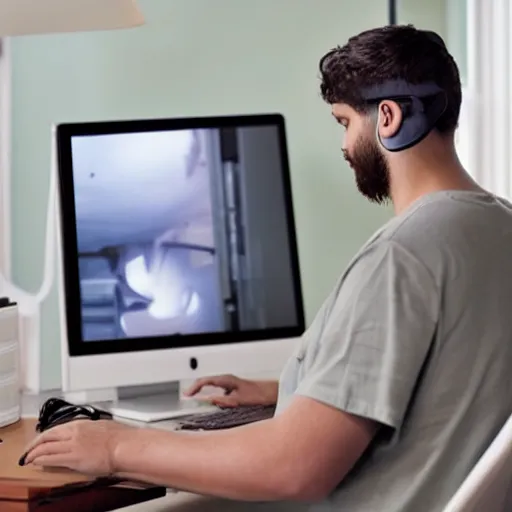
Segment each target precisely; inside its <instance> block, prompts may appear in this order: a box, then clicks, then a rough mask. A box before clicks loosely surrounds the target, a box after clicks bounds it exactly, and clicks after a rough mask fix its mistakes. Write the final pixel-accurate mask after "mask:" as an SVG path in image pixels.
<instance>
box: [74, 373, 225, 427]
mask: <svg viewBox="0 0 512 512" xmlns="http://www.w3.org/2000/svg"><path fill="white" fill-rule="evenodd" d="M188 384H189V383H184V382H182V383H179V382H173V383H168V384H163V385H151V386H139V387H130V388H121V389H117V390H104V389H101V390H91V391H84V392H74V393H65V394H64V399H65V400H67V401H68V402H71V403H73V404H91V405H95V406H97V407H99V408H102V409H104V410H108V411H110V412H111V413H112V414H113V415H114V417H115V418H119V419H120V420H131V421H136V422H143V423H152V422H156V421H164V420H172V419H175V418H180V417H183V416H188V415H189V414H198V413H203V412H210V411H216V410H218V408H217V407H216V406H213V405H211V404H209V403H208V402H205V401H204V400H200V399H197V398H195V397H194V398H187V397H183V396H182V394H181V392H180V390H182V389H184V388H186V387H187V386H188ZM217 392H218V391H217ZM207 394H208V393H205V392H201V396H204V395H207Z"/></svg>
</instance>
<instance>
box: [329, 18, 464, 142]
mask: <svg viewBox="0 0 512 512" xmlns="http://www.w3.org/2000/svg"><path fill="white" fill-rule="evenodd" d="M320 73H321V80H322V82H321V85H320V90H321V93H322V97H323V99H324V100H325V101H326V102H327V103H330V104H333V103H345V104H347V105H350V106H351V107H352V108H353V109H355V110H356V111H357V112H360V113H367V112H368V109H369V107H368V105H367V104H366V103H365V101H364V100H363V98H362V97H361V95H360V91H361V90H362V89H364V88H366V87H372V86H375V85H379V84H380V83H382V82H384V81H386V80H393V79H402V80H405V81H407V82H409V83H411V84H418V83H421V82H426V81H433V82H435V83H436V84H437V85H438V86H439V87H441V88H442V89H443V90H444V91H445V93H446V95H447V100H448V106H447V108H446V110H445V112H444V114H443V115H442V116H441V117H440V119H439V121H438V122H437V123H436V128H437V130H438V131H439V132H440V133H448V132H453V131H455V129H456V128H457V123H458V119H459V113H460V104H461V99H462V93H461V84H460V76H459V70H458V68H457V64H456V63H455V61H454V59H453V57H452V56H451V55H450V53H449V52H448V50H447V48H446V46H445V44H444V42H443V40H442V39H441V37H439V36H438V35H437V34H435V33H434V32H430V31H426V30H419V29H416V28H415V27H414V26H412V25H390V26H386V27H382V28H376V29H372V30H367V31H365V32H362V33H360V34H359V35H357V36H354V37H352V38H350V39H349V40H348V42H347V44H346V45H345V46H342V47H340V46H338V47H337V48H334V49H333V50H331V51H330V52H328V53H327V54H326V55H324V56H323V57H322V59H321V60H320Z"/></svg>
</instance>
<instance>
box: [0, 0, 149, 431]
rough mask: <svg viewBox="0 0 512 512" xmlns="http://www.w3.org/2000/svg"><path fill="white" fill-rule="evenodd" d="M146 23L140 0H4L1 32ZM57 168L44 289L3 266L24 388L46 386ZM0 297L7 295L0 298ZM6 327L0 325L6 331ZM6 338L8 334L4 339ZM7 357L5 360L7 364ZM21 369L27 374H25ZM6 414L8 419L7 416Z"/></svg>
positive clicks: (9, 415)
mask: <svg viewBox="0 0 512 512" xmlns="http://www.w3.org/2000/svg"><path fill="white" fill-rule="evenodd" d="M143 24H144V17H143V15H142V13H141V12H140V11H139V9H138V8H137V4H136V1H135V0H0V38H3V37H12V36H26V35H30V34H50V33H65V32H88V31H96V30H114V29H122V28H131V27H136V26H140V25H143ZM7 101H8V100H7ZM53 174H54V170H53V169H52V170H51V177H50V196H49V199H48V211H47V217H48V218H47V223H46V239H47V241H46V249H45V256H44V259H45V263H44V277H43V283H42V284H41V287H40V289H39V290H38V291H37V292H35V293H29V292H26V291H25V290H22V289H20V288H19V287H17V286H16V285H14V284H13V283H12V282H11V281H10V279H8V278H7V277H6V276H5V275H4V274H5V269H4V268H0V297H3V296H8V297H9V299H10V300H11V301H14V302H16V303H17V307H18V314H19V317H20V321H19V325H20V328H21V332H20V333H18V338H21V340H22V341H21V343H17V346H18V350H19V351H20V352H21V357H18V360H19V361H20V362H21V372H19V371H18V370H12V373H17V374H18V377H19V378H18V379H16V380H17V382H16V388H17V389H16V391H20V387H21V388H22V389H23V390H25V391H28V392H33V393H37V392H38V391H39V386H40V383H39V341H40V335H39V331H40V309H41V304H42V302H43V301H44V300H45V299H46V298H47V296H48V295H49V292H50V290H51V288H52V286H53V280H54V279H53V278H54V273H55V272H54V267H55V256H54V253H55V250H54V245H55V224H56V220H55V219H56V208H55V203H56V197H55V196H56V192H55V190H53V189H55V188H56V186H57V184H56V180H55V177H54V176H53ZM2 186H3V184H1V183H0V188H1V187H2ZM7 188H8V184H7ZM8 193H9V191H4V198H5V197H6V194H8ZM7 218H9V216H7ZM2 236H5V235H3V233H0V237H2ZM8 250H10V248H8ZM0 300H2V299H1V298H0ZM1 313H2V309H0V320H1V317H2V314H1ZM4 316H5V313H4ZM1 329H2V326H1V325H0V331H1ZM0 341H2V340H1V339H0ZM13 341H17V340H10V343H11V344H12V342H13ZM2 345H5V343H0V370H2V368H3V369H4V370H6V371H7V369H8V367H7V359H6V357H2V353H3V352H5V350H4V349H6V348H10V347H8V346H2ZM2 361H3V362H4V363H5V364H1V363H2ZM4 373H5V372H4ZM20 373H21V375H19V374H20ZM34 375H35V377H34ZM7 377H8V376H7V374H6V375H2V372H1V371H0V398H1V396H10V397H13V392H15V390H14V389H12V390H11V389H2V382H10V381H12V379H8V378H7ZM4 392H5V393H4ZM9 406H10V409H9ZM7 409H9V410H7ZM14 412H15V411H14V410H13V408H12V403H10V404H7V403H5V404H4V403H2V400H0V423H2V425H5V424H6V422H11V423H12V422H13V421H16V416H17V414H13V413H14ZM2 420H4V421H3V422H2ZM8 420H9V421H8Z"/></svg>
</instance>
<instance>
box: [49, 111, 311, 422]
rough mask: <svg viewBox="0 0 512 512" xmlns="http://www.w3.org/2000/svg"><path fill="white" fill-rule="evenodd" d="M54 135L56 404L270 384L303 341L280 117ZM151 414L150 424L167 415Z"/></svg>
mask: <svg viewBox="0 0 512 512" xmlns="http://www.w3.org/2000/svg"><path fill="white" fill-rule="evenodd" d="M55 137H56V151H57V153H56V156H57V163H58V165H57V168H58V169H57V170H58V176H59V188H60V194H59V201H60V217H61V218H60V225H61V233H60V234H61V243H60V244H59V245H60V248H61V251H62V252H61V263H62V269H63V274H62V275H63V290H62V292H63V293H62V294H61V295H62V297H63V300H62V307H61V311H62V331H63V332H64V333H65V336H64V340H65V342H64V343H62V374H63V390H64V392H66V393H67V394H68V396H70V395H69V393H71V392H74V395H72V396H74V399H75V401H80V399H79V398H78V397H79V396H82V397H85V396H87V397H89V398H90V397H92V396H107V395H108V397H109V399H112V400H116V399H117V400H118V399H119V396H118V394H117V393H116V391H118V390H119V389H121V388H125V387H134V386H145V385H154V384H157V383H168V382H182V381H188V380H191V379H195V378H197V377H201V376H209V375H214V374H219V373H233V374H237V375H242V376H255V377H257V376H261V377H263V378H266V377H271V376H274V377H277V376H278V375H279V372H280V371H281V368H282V366H283V365H284V363H285V361H286V360H287V358H288V357H289V356H290V354H291V352H292V350H293V347H294V345H295V342H296V339H297V337H299V336H300V335H301V334H302V332H303V330H304V313H303V303H302V293H301V282H300V274H299V261H298V255H297V244H296V237H295V224H294V214H293V204H292V194H291V187H290V175H289V166H288V156H287V146H286V135H285V124H284V120H283V117H282V116H280V115H277V114H267V115H247V116H222V117H204V118H181V119H151V120H133V121H108V122H91V123H74V124H61V125H58V126H57V127H56V130H55ZM93 391H94V392H95V393H92V392H93ZM105 391H108V393H107V395H104V394H102V393H105ZM77 392H79V394H77ZM83 392H86V394H85V395H84V393H83ZM82 401H87V399H86V398H83V400H82ZM116 403H117V404H118V409H117V410H118V411H120V410H121V409H122V415H124V416H126V417H133V418H134V419H144V418H145V417H144V414H145V413H144V414H142V413H141V411H140V407H141V405H140V403H137V404H136V405H134V403H133V401H132V402H130V404H131V405H130V406H128V405H127V402H126V401H125V402H123V403H124V406H123V407H121V406H119V402H116ZM155 403H156V402H155ZM155 403H153V405H152V406H151V407H152V409H151V410H152V411H153V413H154V414H153V416H152V418H157V419H162V418H163V417H170V412H169V411H170V410H171V409H172V410H175V409H176V407H177V406H176V404H175V403H173V405H172V407H170V405H169V404H170V402H169V401H167V400H166V404H165V406H164V409H165V410H163V411H162V412H161V413H156V412H155V411H156V409H158V407H160V405H158V404H157V405H155ZM155 408H156V409H155ZM135 409H139V410H138V411H135ZM141 414H142V415H141ZM146 417H148V416H147V415H146Z"/></svg>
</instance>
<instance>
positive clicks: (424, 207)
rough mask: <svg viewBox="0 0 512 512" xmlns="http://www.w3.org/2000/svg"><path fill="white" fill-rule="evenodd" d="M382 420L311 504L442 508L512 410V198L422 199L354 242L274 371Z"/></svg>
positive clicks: (449, 194) (454, 194)
mask: <svg viewBox="0 0 512 512" xmlns="http://www.w3.org/2000/svg"><path fill="white" fill-rule="evenodd" d="M294 394H297V395H303V396H307V397H310V398H313V399H316V400H318V401H320V402H323V403H326V404H329V405H330V406H333V407H336V408H338V409H340V410H343V411H347V412H349V413H352V414H356V415H359V416H363V417H367V418H371V419H373V420H376V421H377V422H379V423H380V424H382V428H381V429H380V430H379V432H378V434H377V436H376V438H375V439H374V441H373V442H372V444H371V446H370V447H369V449H368V450H367V451H366V452H365V454H364V455H363V457H362V458H361V459H360V460H359V461H358V463H357V464H356V466H355V467H354V468H353V470H352V471H351V472H350V473H349V475H348V476H347V477H346V478H345V479H344V480H343V482H341V483H340V485H339V486H338V488H337V489H336V490H335V491H334V492H333V493H332V494H331V496H330V497H329V498H328V499H327V500H325V501H324V502H322V503H319V504H315V505H313V506H312V510H314V511H318V512H319V511H325V512H327V511H341V510H343V511H347V512H372V511H375V512H427V511H428V512H436V511H441V510H442V509H443V507H444V505H445V504H446V503H447V502H448V500H449V499H450V498H451V496H452V495H453V494H454V493H455V491H456V490H457V488H458V487H459V486H460V484H461V482H462V481H463V480H464V478H465V477H466V476H467V474H468V472H469V471H470V469H471V468H472V466H473V465H474V464H475V463H476V461H477V460H478V458H479V457H480V456H481V455H482V453H483V452H484V450H485V449H486V448H487V446H488V445H489V443H490V442H491V441H492V439H493V438H494V437H495V436H496V434H497V433H498V431H499V429H500V427H502V425H503V424H504V423H505V421H506V419H507V418H508V416H509V415H510V414H511V413H512V205H510V204H509V203H508V202H506V201H504V200H502V199H499V198H496V197H493V196H491V195H488V194H485V193H477V192H468V191H444V192H436V193H433V194H429V195H427V196H424V197H423V198H421V199H419V200H418V201H416V202H415V203H414V204H413V205H412V206H411V207H409V209H408V210H407V211H405V212H404V213H402V214H401V215H399V216H397V217H395V218H393V219H392V220H391V221H390V222H389V223H387V224H386V225H385V226H384V227H383V228H382V229H381V230H379V231H378V232H377V233H376V234H375V235H374V236H373V237H372V238H371V239H370V240H369V241H368V242H367V244H366V245H365V246H364V247H363V248H362V249H361V250H360V252H359V253H358V254H357V255H356V256H355V258H354V259H353V260H352V262H351V263H350V264H349V266H348V268H347V269H346V271H345V272H344V273H343V275H342V276H341V278H340V279H339V281H338V283H337V285H336V286H335V289H334V290H333V292H332V294H331V295H330V296H329V297H328V299H327V301H326V302H325V303H324V305H323V306H322V308H321V310H320V311H319V313H318V315H317V317H316V318H315V320H314V321H313V323H312V324H311V326H310V328H309V329H308V330H307V332H306V333H305V334H304V336H303V338H302V341H301V343H300V345H299V347H298V349H297V351H296V353H295V355H294V357H292V358H291V359H290V361H289V362H288V364H287V365H286V367H285V369H284V371H283V374H282V376H281V382H280V389H279V401H278V409H277V413H278V414H279V413H280V412H281V411H282V410H283V409H284V408H285V407H286V405H287V404H288V403H289V402H290V400H291V399H292V397H293V395H294Z"/></svg>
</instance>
